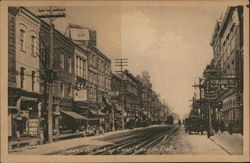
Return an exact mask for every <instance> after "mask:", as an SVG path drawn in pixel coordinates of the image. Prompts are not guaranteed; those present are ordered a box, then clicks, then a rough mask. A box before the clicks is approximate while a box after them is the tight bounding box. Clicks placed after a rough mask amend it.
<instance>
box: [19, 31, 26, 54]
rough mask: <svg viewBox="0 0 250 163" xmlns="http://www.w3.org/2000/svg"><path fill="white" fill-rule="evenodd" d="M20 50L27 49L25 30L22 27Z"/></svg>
mask: <svg viewBox="0 0 250 163" xmlns="http://www.w3.org/2000/svg"><path fill="white" fill-rule="evenodd" d="M19 41H20V50H23V51H25V31H24V30H23V29H20V40H19Z"/></svg>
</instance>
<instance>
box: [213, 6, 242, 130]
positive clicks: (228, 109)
mask: <svg viewBox="0 0 250 163" xmlns="http://www.w3.org/2000/svg"><path fill="white" fill-rule="evenodd" d="M210 44H211V46H212V48H213V52H214V58H213V61H212V64H211V66H212V67H213V68H214V70H215V71H216V74H217V77H218V79H219V80H220V82H218V83H219V85H220V86H219V87H218V88H217V89H216V90H215V91H216V94H217V97H216V101H215V107H214V108H215V110H214V111H213V113H217V114H215V115H214V116H215V119H222V120H223V121H224V123H225V125H226V127H227V128H231V130H234V131H235V132H236V131H237V132H241V131H242V129H243V128H242V127H243V6H234V7H228V8H227V11H226V13H225V15H224V17H223V19H221V20H218V21H217V22H216V25H215V29H214V33H213V36H212V40H211V43H210Z"/></svg>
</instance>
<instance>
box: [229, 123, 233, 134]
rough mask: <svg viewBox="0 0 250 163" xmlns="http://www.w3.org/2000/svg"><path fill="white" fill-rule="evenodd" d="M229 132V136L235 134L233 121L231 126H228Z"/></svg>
mask: <svg viewBox="0 0 250 163" xmlns="http://www.w3.org/2000/svg"><path fill="white" fill-rule="evenodd" d="M228 132H229V134H231V135H232V134H233V122H232V121H230V122H229V125H228Z"/></svg>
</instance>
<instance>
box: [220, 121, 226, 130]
mask: <svg viewBox="0 0 250 163" xmlns="http://www.w3.org/2000/svg"><path fill="white" fill-rule="evenodd" d="M220 131H221V133H223V132H224V131H225V124H224V121H223V120H220Z"/></svg>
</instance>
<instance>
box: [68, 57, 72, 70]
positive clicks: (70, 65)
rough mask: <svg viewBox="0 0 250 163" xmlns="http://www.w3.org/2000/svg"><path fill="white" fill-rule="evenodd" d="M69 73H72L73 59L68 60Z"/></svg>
mask: <svg viewBox="0 0 250 163" xmlns="http://www.w3.org/2000/svg"><path fill="white" fill-rule="evenodd" d="M68 66H69V73H72V59H71V58H69V59H68Z"/></svg>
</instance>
